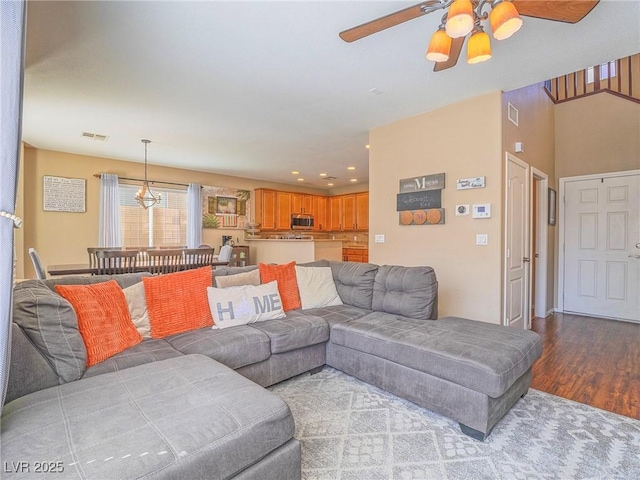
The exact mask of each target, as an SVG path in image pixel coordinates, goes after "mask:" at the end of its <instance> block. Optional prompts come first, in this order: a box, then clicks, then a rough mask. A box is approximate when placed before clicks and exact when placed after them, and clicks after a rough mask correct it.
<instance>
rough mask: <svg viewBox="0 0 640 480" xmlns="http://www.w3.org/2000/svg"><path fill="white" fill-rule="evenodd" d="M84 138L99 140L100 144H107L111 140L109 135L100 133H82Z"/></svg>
mask: <svg viewBox="0 0 640 480" xmlns="http://www.w3.org/2000/svg"><path fill="white" fill-rule="evenodd" d="M82 136H83V138H88V139H90V140H97V141H99V142H106V141H107V140H108V139H109V136H108V135H100V134H99V133H89V132H82Z"/></svg>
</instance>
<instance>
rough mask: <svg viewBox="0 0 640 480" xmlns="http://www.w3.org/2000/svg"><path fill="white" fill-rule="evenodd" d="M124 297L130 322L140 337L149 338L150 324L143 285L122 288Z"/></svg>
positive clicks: (136, 284) (139, 283) (140, 283)
mask: <svg viewBox="0 0 640 480" xmlns="http://www.w3.org/2000/svg"><path fill="white" fill-rule="evenodd" d="M122 291H123V292H124V297H125V298H126V299H127V306H128V307H129V314H130V315H131V320H133V324H134V325H135V327H136V330H138V333H139V334H140V335H142V338H151V323H150V322H149V312H147V299H146V297H145V295H144V283H142V282H138V283H135V284H133V285H131V286H130V287H127V288H123V289H122Z"/></svg>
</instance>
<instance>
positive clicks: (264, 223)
mask: <svg viewBox="0 0 640 480" xmlns="http://www.w3.org/2000/svg"><path fill="white" fill-rule="evenodd" d="M255 194H256V200H255V208H256V213H255V217H254V218H255V221H256V222H258V223H259V224H260V230H275V229H276V212H277V210H276V191H275V190H266V189H263V188H256V190H255Z"/></svg>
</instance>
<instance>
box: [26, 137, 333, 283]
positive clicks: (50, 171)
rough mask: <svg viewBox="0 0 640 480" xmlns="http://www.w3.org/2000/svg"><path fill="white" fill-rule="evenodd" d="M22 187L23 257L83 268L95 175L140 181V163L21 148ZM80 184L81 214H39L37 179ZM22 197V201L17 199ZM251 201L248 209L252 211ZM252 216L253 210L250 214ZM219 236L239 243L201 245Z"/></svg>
mask: <svg viewBox="0 0 640 480" xmlns="http://www.w3.org/2000/svg"><path fill="white" fill-rule="evenodd" d="M24 158H25V162H24V171H23V173H24V175H23V177H22V178H23V181H21V182H20V183H21V184H23V185H24V189H25V192H26V194H27V196H26V198H25V199H24V220H25V226H24V241H23V243H22V245H23V247H24V252H26V251H27V249H28V248H29V247H35V248H36V250H38V252H39V253H40V256H41V258H42V261H43V262H44V263H45V265H54V264H63V263H86V262H87V261H88V260H87V247H91V246H97V245H98V206H99V187H100V185H99V183H100V182H99V180H98V179H97V178H94V176H93V175H94V174H96V173H100V172H105V173H115V174H118V175H119V176H121V177H132V178H140V177H141V176H142V175H143V166H142V164H140V163H133V162H123V161H119V160H113V159H108V158H99V157H89V156H84V155H74V154H70V153H63V152H54V151H50V150H41V149H35V148H25V155H24ZM44 175H53V176H60V177H74V178H84V179H86V180H87V184H86V185H87V198H86V207H87V208H86V212H85V213H68V212H45V211H44V210H43V208H42V203H43V198H42V195H43V191H42V182H43V180H42V177H43V176H44ZM149 178H150V179H153V180H158V181H170V182H180V183H189V182H195V183H200V184H202V185H212V186H222V187H231V188H239V189H246V190H253V189H254V188H258V187H263V188H274V189H281V190H289V191H297V192H302V193H309V194H318V195H326V191H324V190H318V189H310V188H304V187H298V186H295V185H282V184H277V183H271V182H260V181H257V180H251V179H246V178H240V177H231V176H226V175H217V174H212V173H202V172H196V171H192V170H183V169H179V168H169V167H160V166H155V165H151V166H149ZM21 197H22V195H21ZM253 198H254V196H252V206H253ZM252 211H255V209H253V208H252ZM222 235H233V236H234V237H239V238H240V239H242V238H243V232H242V231H241V230H236V229H204V230H203V235H202V241H203V243H206V244H209V245H211V246H214V247H216V251H217V249H218V248H219V246H220V244H221V236H222ZM21 258H24V259H25V261H24V266H25V268H24V273H23V275H24V276H25V278H34V277H35V274H34V271H33V266H32V264H31V262H30V261H29V260H28V258H27V257H26V256H24V253H23V255H22V257H21Z"/></svg>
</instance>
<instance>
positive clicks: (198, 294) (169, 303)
mask: <svg viewBox="0 0 640 480" xmlns="http://www.w3.org/2000/svg"><path fill="white" fill-rule="evenodd" d="M212 277H213V275H212V272H211V267H202V268H196V269H193V270H186V271H184V272H177V273H169V274H166V275H158V276H155V277H143V278H142V281H143V282H144V294H145V297H146V299H147V311H148V312H149V322H150V323H151V338H163V337H168V336H169V335H174V334H176V333H181V332H186V331H188V330H195V329H196V328H202V327H210V326H212V325H213V317H212V316H211V310H210V309H209V300H208V299H207V287H211V286H212V285H211V283H212Z"/></svg>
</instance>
